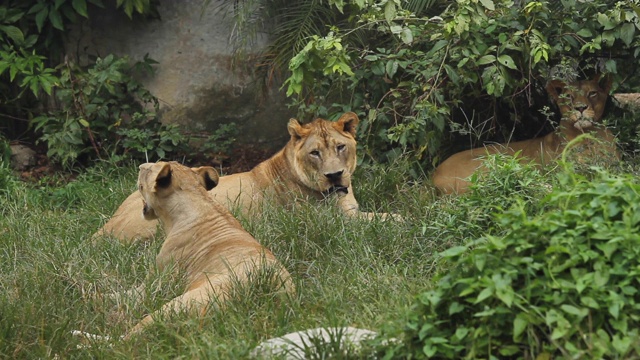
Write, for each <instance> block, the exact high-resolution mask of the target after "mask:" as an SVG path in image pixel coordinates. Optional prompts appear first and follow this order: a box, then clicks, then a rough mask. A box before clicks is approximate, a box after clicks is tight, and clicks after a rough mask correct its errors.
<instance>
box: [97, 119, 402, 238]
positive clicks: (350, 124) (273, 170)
mask: <svg viewBox="0 0 640 360" xmlns="http://www.w3.org/2000/svg"><path fill="white" fill-rule="evenodd" d="M358 122H359V119H358V116H357V115H356V114H355V113H352V112H347V113H345V114H343V115H342V116H341V117H340V118H339V119H338V120H337V121H336V122H332V121H328V120H324V119H316V120H314V121H313V122H311V123H308V124H305V125H301V124H300V123H299V122H298V121H297V120H295V119H291V120H290V121H289V124H288V126H287V128H288V131H289V135H290V136H291V137H290V139H289V141H288V142H287V144H286V145H285V147H284V148H283V149H282V150H280V151H279V152H277V153H276V154H275V155H273V156H272V157H271V158H270V159H268V160H265V161H264V162H262V163H260V164H258V165H257V166H256V167H255V168H253V169H252V170H251V171H248V172H242V173H237V174H231V175H227V176H222V177H220V182H219V184H218V186H216V187H215V188H213V189H211V190H210V191H209V194H210V196H211V198H213V199H215V200H216V201H218V202H219V203H221V204H222V205H223V206H225V207H226V208H227V209H229V210H235V209H238V210H240V212H241V214H243V215H245V216H250V215H252V214H257V213H259V211H260V209H261V206H262V204H263V203H264V202H265V201H267V199H268V200H273V201H275V202H277V204H278V205H280V206H285V207H286V206H288V205H290V204H291V203H293V202H295V201H297V200H300V199H316V200H322V199H325V198H328V197H332V198H335V199H336V200H337V201H336V202H337V205H338V206H339V207H340V209H341V210H342V212H343V213H344V214H346V215H348V216H352V217H363V218H366V219H373V218H375V217H380V218H382V219H387V218H389V217H394V218H399V217H398V216H396V215H392V214H387V213H371V212H361V211H359V206H358V202H357V201H356V198H355V197H354V195H353V188H352V184H351V176H352V174H353V172H354V171H355V169H356V139H355V136H356V127H357V125H358ZM140 198H141V195H140V194H139V193H138V192H135V193H133V194H131V195H130V196H129V197H128V198H127V199H126V200H125V201H124V202H123V203H122V205H120V207H119V208H118V209H117V210H116V212H115V214H114V215H113V216H112V217H111V219H110V220H109V221H108V222H107V223H106V224H105V225H104V226H103V227H102V228H101V229H100V230H98V232H96V233H95V234H94V235H93V238H94V239H95V238H96V237H98V236H102V235H106V234H110V235H112V236H113V237H115V238H117V239H119V240H121V241H125V242H126V241H132V240H143V239H148V238H151V237H153V236H154V235H155V233H156V226H157V224H156V222H153V221H144V220H143V219H142V218H141V217H140V216H137V210H138V205H139V203H140Z"/></svg>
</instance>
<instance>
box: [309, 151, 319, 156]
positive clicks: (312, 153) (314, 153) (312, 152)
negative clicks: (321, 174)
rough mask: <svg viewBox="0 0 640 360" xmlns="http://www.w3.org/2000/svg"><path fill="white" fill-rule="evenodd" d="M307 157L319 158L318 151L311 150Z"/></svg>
mask: <svg viewBox="0 0 640 360" xmlns="http://www.w3.org/2000/svg"><path fill="white" fill-rule="evenodd" d="M309 155H311V156H313V157H320V151H318V150H313V151H311V152H310V153H309Z"/></svg>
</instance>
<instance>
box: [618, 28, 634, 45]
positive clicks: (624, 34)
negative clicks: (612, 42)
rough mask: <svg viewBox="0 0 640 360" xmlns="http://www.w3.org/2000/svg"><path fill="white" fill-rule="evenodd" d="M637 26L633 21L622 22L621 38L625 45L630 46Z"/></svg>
mask: <svg viewBox="0 0 640 360" xmlns="http://www.w3.org/2000/svg"><path fill="white" fill-rule="evenodd" d="M635 32H636V27H635V25H633V24H631V23H625V24H622V26H621V27H620V40H622V41H623V42H624V43H625V45H627V46H630V45H631V43H632V42H633V36H634V35H635Z"/></svg>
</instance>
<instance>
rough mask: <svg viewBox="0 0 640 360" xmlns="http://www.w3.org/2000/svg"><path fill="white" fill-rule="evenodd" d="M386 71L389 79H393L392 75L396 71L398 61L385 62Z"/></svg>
mask: <svg viewBox="0 0 640 360" xmlns="http://www.w3.org/2000/svg"><path fill="white" fill-rule="evenodd" d="M386 71H387V75H389V77H390V78H393V75H395V74H396V72H397V71H398V61H397V60H389V61H387V66H386Z"/></svg>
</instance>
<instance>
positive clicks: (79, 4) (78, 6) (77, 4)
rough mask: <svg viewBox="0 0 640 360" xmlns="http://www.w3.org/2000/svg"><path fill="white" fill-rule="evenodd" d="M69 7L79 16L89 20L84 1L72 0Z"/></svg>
mask: <svg viewBox="0 0 640 360" xmlns="http://www.w3.org/2000/svg"><path fill="white" fill-rule="evenodd" d="M71 6H73V9H74V10H75V11H76V12H77V13H78V14H80V15H82V16H84V17H86V18H89V15H88V14H87V2H86V1H85V0H73V1H72V2H71Z"/></svg>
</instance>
